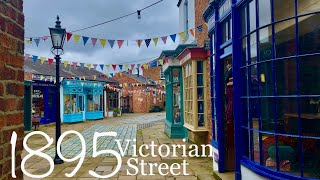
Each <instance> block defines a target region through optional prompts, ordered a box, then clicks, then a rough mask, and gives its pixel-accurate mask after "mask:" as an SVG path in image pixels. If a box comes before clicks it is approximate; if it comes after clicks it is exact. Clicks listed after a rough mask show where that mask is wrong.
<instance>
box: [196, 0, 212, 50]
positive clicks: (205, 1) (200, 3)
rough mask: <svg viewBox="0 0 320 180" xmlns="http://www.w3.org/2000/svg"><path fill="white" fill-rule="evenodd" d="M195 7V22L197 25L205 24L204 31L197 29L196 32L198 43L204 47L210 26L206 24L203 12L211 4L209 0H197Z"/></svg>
mask: <svg viewBox="0 0 320 180" xmlns="http://www.w3.org/2000/svg"><path fill="white" fill-rule="evenodd" d="M194 4H195V7H194V11H195V16H196V17H195V24H196V27H198V26H200V25H203V31H202V32H199V31H195V32H196V39H197V45H198V46H199V47H203V45H204V41H205V40H206V39H208V27H207V25H205V21H204V20H203V18H202V17H203V16H202V15H203V12H204V11H205V9H206V8H207V6H208V5H209V0H195V3H194Z"/></svg>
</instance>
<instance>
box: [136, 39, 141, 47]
mask: <svg viewBox="0 0 320 180" xmlns="http://www.w3.org/2000/svg"><path fill="white" fill-rule="evenodd" d="M141 42H142V40H137V43H138V47H139V48H140V46H141Z"/></svg>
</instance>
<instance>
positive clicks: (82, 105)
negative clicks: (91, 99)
mask: <svg viewBox="0 0 320 180" xmlns="http://www.w3.org/2000/svg"><path fill="white" fill-rule="evenodd" d="M78 108H79V109H80V111H81V112H82V119H83V120H85V119H86V113H85V112H86V109H85V102H84V95H79V96H78Z"/></svg>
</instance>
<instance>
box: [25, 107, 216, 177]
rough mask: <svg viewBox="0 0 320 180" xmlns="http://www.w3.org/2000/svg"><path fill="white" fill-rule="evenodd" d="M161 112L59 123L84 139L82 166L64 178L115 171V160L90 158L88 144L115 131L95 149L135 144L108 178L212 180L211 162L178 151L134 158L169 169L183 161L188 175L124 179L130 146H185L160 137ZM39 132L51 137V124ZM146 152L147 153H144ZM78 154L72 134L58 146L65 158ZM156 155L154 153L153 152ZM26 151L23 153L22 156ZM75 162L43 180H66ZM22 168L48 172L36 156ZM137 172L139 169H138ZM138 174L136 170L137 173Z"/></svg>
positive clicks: (36, 142)
mask: <svg viewBox="0 0 320 180" xmlns="http://www.w3.org/2000/svg"><path fill="white" fill-rule="evenodd" d="M164 120H165V114H164V113H155V114H124V115H123V116H122V117H117V118H110V119H104V120H98V121H86V122H84V123H77V124H63V125H62V132H65V131H68V130H76V131H78V132H79V133H81V135H82V136H83V137H84V139H85V142H86V147H87V148H86V158H85V160H84V163H83V164H82V166H81V168H80V170H79V171H78V172H77V173H76V174H75V175H74V176H73V177H72V178H68V179H82V180H86V179H87V180H91V179H92V180H93V179H97V178H94V177H92V176H91V175H90V174H89V173H88V172H89V170H93V171H95V172H96V173H97V174H100V175H107V174H110V173H111V172H113V171H114V170H115V167H116V164H117V160H116V158H115V157H111V156H108V155H104V156H98V157H96V158H93V157H92V149H93V148H92V144H93V142H92V141H93V134H94V133H95V132H110V131H114V132H117V137H116V138H113V137H101V138H99V140H98V143H97V149H98V150H103V149H111V150H115V151H118V152H119V149H118V147H117V145H116V142H115V141H114V140H115V139H120V140H123V139H130V140H133V139H136V140H137V141H136V143H134V142H133V141H131V142H130V144H129V146H128V149H127V151H126V152H125V155H124V157H123V158H122V166H121V169H120V171H119V172H118V173H117V174H116V175H115V176H113V177H112V178H111V179H119V180H122V179H138V180H139V179H170V180H173V179H191V180H193V179H194V180H197V179H208V180H209V179H214V177H213V175H212V159H209V158H182V157H181V156H182V152H181V151H178V152H177V154H178V157H171V156H169V157H166V158H161V157H160V156H158V157H156V158H153V157H151V156H150V157H145V158H142V157H138V159H139V161H141V160H144V161H145V163H158V164H160V163H166V164H168V165H169V166H170V165H171V164H173V163H179V164H181V163H182V162H183V160H186V161H187V163H189V165H188V166H187V173H188V174H189V176H179V175H178V176H174V175H172V174H170V173H169V174H168V175H167V176H161V175H160V174H159V172H157V171H156V170H155V171H154V172H153V173H154V174H155V175H154V176H142V175H141V174H138V175H137V176H128V175H127V169H129V167H128V166H127V160H128V159H129V158H131V157H132V152H133V149H132V145H136V146H137V148H138V147H140V146H141V145H143V144H150V143H151V142H152V141H154V142H155V144H157V145H158V147H159V145H161V144H166V145H169V146H170V145H171V144H186V145H188V143H184V142H182V140H181V139H169V138H168V137H167V136H166V135H165V134H164ZM40 130H41V131H43V132H45V133H47V134H48V135H49V136H50V137H54V130H55V126H54V125H49V126H42V127H40ZM121 142H122V148H123V149H124V147H125V145H126V143H125V142H124V141H121ZM46 143H47V142H46V140H45V139H44V138H43V137H39V136H34V137H32V138H30V140H29V141H28V146H29V147H30V148H32V149H38V148H40V147H43V146H44V145H46ZM54 150H55V149H54V146H51V147H50V148H48V149H47V150H46V151H45V152H46V154H49V155H50V156H51V157H54ZM148 151H149V150H147V152H148ZM80 152H81V142H80V140H79V138H78V137H76V136H74V135H69V136H67V137H66V138H65V139H64V141H63V143H62V154H63V155H64V156H65V157H66V158H73V157H75V156H76V155H78V154H79V153H80ZM156 152H157V151H156ZM25 155H26V152H23V156H25ZM77 163H78V160H76V161H74V162H71V163H68V162H65V163H64V164H62V165H55V168H54V171H53V173H52V174H51V175H50V176H49V177H48V178H46V179H61V180H62V179H66V176H65V173H70V172H72V171H73V169H74V168H75V167H76V165H77ZM26 169H27V171H28V172H29V173H32V174H44V173H46V172H47V171H48V169H49V163H48V162H47V160H45V159H42V158H40V157H32V158H30V159H29V160H27V162H26ZM139 169H140V170H141V167H139ZM144 170H145V171H146V172H148V171H149V170H150V167H149V166H148V165H145V167H144ZM139 172H140V171H139ZM24 179H32V178H30V177H27V176H24Z"/></svg>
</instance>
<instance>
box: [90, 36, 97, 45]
mask: <svg viewBox="0 0 320 180" xmlns="http://www.w3.org/2000/svg"><path fill="white" fill-rule="evenodd" d="M97 40H98V39H97V38H91V42H92V46H93V47H96V44H97Z"/></svg>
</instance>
